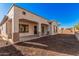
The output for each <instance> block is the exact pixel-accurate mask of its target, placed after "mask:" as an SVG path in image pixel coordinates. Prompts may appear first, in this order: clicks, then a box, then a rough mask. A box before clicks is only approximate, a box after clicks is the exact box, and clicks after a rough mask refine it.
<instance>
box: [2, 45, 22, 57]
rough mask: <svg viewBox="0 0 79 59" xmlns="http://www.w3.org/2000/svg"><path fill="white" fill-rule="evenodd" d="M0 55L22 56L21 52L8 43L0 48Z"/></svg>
mask: <svg viewBox="0 0 79 59" xmlns="http://www.w3.org/2000/svg"><path fill="white" fill-rule="evenodd" d="M0 56H23V54H22V53H21V52H20V51H19V50H17V49H16V48H15V47H14V46H13V45H10V46H6V47H1V48H0Z"/></svg>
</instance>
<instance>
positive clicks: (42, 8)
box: [0, 3, 79, 28]
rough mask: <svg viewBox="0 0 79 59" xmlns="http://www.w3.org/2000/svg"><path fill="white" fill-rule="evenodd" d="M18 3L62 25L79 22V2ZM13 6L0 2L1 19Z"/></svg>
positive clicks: (66, 25)
mask: <svg viewBox="0 0 79 59" xmlns="http://www.w3.org/2000/svg"><path fill="white" fill-rule="evenodd" d="M16 5H17V6H19V7H22V8H24V9H27V10H29V11H31V12H33V13H35V14H37V15H40V16H42V17H44V18H46V19H47V20H56V21H58V22H59V23H60V27H64V28H69V27H73V26H74V25H75V24H76V23H78V22H79V4H78V3H25V4H24V3H16ZM11 6H12V4H11V3H0V21H1V20H2V19H3V17H4V15H6V14H7V12H8V10H9V8H10V7H11Z"/></svg>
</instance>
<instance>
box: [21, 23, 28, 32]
mask: <svg viewBox="0 0 79 59" xmlns="http://www.w3.org/2000/svg"><path fill="white" fill-rule="evenodd" d="M19 32H21V33H28V32H29V25H25V24H19Z"/></svg>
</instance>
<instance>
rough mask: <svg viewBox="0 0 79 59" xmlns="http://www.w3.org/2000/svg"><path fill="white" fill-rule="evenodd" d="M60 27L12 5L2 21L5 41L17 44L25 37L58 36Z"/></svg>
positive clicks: (2, 34) (2, 32)
mask: <svg viewBox="0 0 79 59" xmlns="http://www.w3.org/2000/svg"><path fill="white" fill-rule="evenodd" d="M58 25H59V24H58V22H56V21H48V20H47V19H45V18H43V17H41V16H39V15H36V14H34V13H32V12H30V11H28V10H26V9H23V8H21V7H19V6H16V5H12V7H11V8H10V9H9V11H8V13H7V15H6V16H4V18H3V20H2V21H1V24H0V26H1V36H2V37H3V39H5V40H9V39H10V40H11V41H12V42H17V41H19V38H21V37H25V36H31V35H38V36H39V37H40V36H44V35H54V34H57V28H58Z"/></svg>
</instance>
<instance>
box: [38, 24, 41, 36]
mask: <svg viewBox="0 0 79 59" xmlns="http://www.w3.org/2000/svg"><path fill="white" fill-rule="evenodd" d="M38 35H39V36H41V23H38Z"/></svg>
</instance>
